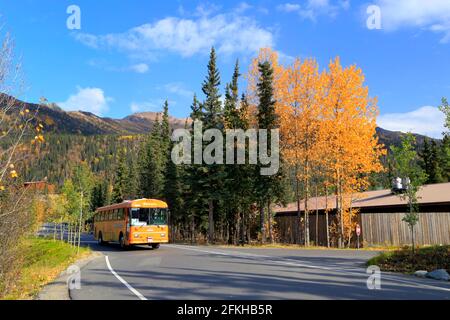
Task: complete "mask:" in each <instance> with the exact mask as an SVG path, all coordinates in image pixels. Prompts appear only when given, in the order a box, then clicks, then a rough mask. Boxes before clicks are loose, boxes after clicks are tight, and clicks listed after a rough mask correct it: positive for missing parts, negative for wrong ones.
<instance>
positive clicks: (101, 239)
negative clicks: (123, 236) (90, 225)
mask: <svg viewBox="0 0 450 320" xmlns="http://www.w3.org/2000/svg"><path fill="white" fill-rule="evenodd" d="M97 243H98V244H99V245H101V246H102V245H104V244H105V242H104V241H103V234H102V232H101V231H100V232H99V233H98V237H97Z"/></svg>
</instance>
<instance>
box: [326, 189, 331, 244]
mask: <svg viewBox="0 0 450 320" xmlns="http://www.w3.org/2000/svg"><path fill="white" fill-rule="evenodd" d="M325 224H326V229H327V230H326V231H327V247H328V248H329V247H330V229H329V224H328V186H325Z"/></svg>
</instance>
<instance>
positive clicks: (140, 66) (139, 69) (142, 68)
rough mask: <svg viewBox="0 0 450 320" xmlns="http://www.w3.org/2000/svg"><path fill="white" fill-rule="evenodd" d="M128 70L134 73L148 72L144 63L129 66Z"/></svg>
mask: <svg viewBox="0 0 450 320" xmlns="http://www.w3.org/2000/svg"><path fill="white" fill-rule="evenodd" d="M129 69H130V70H131V71H134V72H136V73H146V72H148V70H149V67H148V65H147V64H145V63H138V64H134V65H132V66H130V67H129Z"/></svg>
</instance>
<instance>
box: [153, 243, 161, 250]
mask: <svg viewBox="0 0 450 320" xmlns="http://www.w3.org/2000/svg"><path fill="white" fill-rule="evenodd" d="M151 246H152V249H159V243H153V244H151Z"/></svg>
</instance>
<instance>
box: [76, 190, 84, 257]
mask: <svg viewBox="0 0 450 320" xmlns="http://www.w3.org/2000/svg"><path fill="white" fill-rule="evenodd" d="M82 220H83V191H81V198H80V220H79V222H78V223H79V225H78V248H77V254H78V253H80V243H81V225H82Z"/></svg>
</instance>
